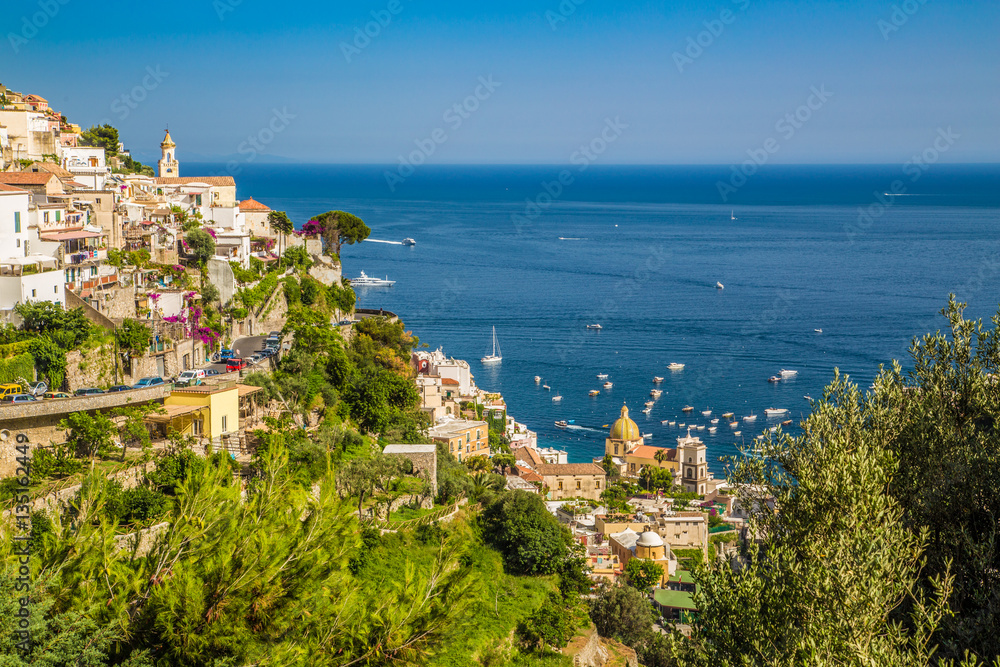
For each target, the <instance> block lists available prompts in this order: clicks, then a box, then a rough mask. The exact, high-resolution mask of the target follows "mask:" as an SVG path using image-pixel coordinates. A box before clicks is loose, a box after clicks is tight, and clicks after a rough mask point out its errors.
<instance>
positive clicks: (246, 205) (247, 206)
mask: <svg viewBox="0 0 1000 667" xmlns="http://www.w3.org/2000/svg"><path fill="white" fill-rule="evenodd" d="M240 210H241V211H270V210H271V209H270V208H269V207H267V206H265V205H264V204H261V203H260V202H259V201H257V200H256V199H254V198H253V197H250V199H244V200H243V201H241V202H240Z"/></svg>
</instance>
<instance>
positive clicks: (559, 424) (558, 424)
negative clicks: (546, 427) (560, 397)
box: [556, 420, 569, 428]
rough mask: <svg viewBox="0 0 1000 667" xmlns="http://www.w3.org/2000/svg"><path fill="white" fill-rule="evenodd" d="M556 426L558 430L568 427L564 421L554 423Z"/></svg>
mask: <svg viewBox="0 0 1000 667" xmlns="http://www.w3.org/2000/svg"><path fill="white" fill-rule="evenodd" d="M556 426H558V427H559V428H566V427H567V426H569V424H568V423H567V422H566V421H564V420H559V421H557V422H556Z"/></svg>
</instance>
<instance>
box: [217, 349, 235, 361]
mask: <svg viewBox="0 0 1000 667" xmlns="http://www.w3.org/2000/svg"><path fill="white" fill-rule="evenodd" d="M232 358H233V351H232V350H229V349H227V348H223V349H221V350H219V359H220V360H222V361H229V360H230V359H232Z"/></svg>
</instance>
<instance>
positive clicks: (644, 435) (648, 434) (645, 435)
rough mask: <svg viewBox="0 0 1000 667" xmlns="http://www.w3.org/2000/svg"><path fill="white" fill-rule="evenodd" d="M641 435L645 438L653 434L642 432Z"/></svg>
mask: <svg viewBox="0 0 1000 667" xmlns="http://www.w3.org/2000/svg"><path fill="white" fill-rule="evenodd" d="M642 437H643V439H644V440H645V439H646V438H652V437H653V434H652V433H643V434H642Z"/></svg>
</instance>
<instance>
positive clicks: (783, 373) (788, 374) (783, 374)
mask: <svg viewBox="0 0 1000 667" xmlns="http://www.w3.org/2000/svg"><path fill="white" fill-rule="evenodd" d="M798 374H799V372H798V371H791V370H788V369H786V368H782V369H781V370H780V371H778V375H780V376H781V377H783V378H792V377H795V376H796V375H798Z"/></svg>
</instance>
